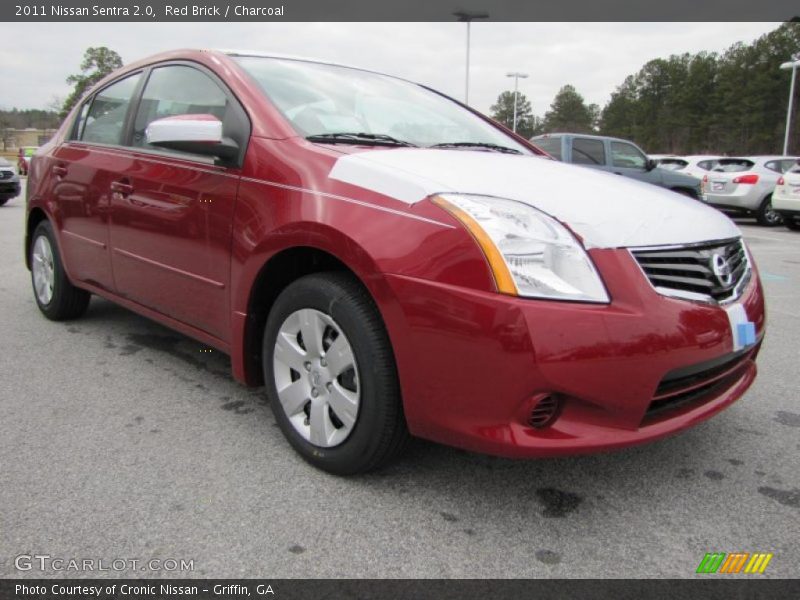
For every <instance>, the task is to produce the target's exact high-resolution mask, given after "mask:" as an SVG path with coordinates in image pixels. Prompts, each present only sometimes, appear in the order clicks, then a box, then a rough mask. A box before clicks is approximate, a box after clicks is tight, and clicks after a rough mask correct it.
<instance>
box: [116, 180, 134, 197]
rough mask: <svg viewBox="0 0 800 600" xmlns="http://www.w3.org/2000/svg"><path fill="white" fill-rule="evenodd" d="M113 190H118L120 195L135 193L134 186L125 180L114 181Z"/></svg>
mask: <svg viewBox="0 0 800 600" xmlns="http://www.w3.org/2000/svg"><path fill="white" fill-rule="evenodd" d="M111 191H112V192H116V193H117V194H119V195H120V196H130V195H131V194H132V193H133V186H132V185H131V184H130V183H128V182H127V181H125V180H122V181H112V182H111Z"/></svg>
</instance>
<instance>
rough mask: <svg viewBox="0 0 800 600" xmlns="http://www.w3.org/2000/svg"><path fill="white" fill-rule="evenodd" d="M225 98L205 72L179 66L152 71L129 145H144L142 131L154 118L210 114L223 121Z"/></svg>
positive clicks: (148, 146)
mask: <svg viewBox="0 0 800 600" xmlns="http://www.w3.org/2000/svg"><path fill="white" fill-rule="evenodd" d="M227 109H228V98H227V96H226V94H225V92H224V91H223V90H222V89H221V88H220V87H219V85H217V84H216V82H214V80H213V79H211V78H210V77H209V76H208V75H206V74H205V73H203V72H201V71H199V70H197V69H194V68H192V67H187V66H183V65H171V66H168V67H160V68H158V69H153V71H152V73H151V75H150V78H149V79H148V80H147V85H145V88H144V93H143V94H142V99H141V101H140V103H139V110H138V111H137V113H136V120H135V122H134V128H133V145H134V146H139V147H145V148H155V147H154V146H150V145H148V144H147V140H146V139H145V130H146V129H147V126H148V125H149V124H150V123H151V122H152V121H155V120H156V119H163V118H164V117H172V116H176V115H201V114H204V115H214V116H215V117H217V118H218V119H219V120H220V121H224V120H225V113H226V111H227Z"/></svg>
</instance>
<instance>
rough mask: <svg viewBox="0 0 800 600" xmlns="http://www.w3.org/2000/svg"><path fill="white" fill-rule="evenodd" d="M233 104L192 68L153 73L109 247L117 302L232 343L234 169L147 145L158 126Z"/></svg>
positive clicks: (223, 116) (223, 112)
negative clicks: (170, 119) (123, 301)
mask: <svg viewBox="0 0 800 600" xmlns="http://www.w3.org/2000/svg"><path fill="white" fill-rule="evenodd" d="M231 102H232V99H231V98H230V96H228V95H227V94H226V93H225V91H223V89H222V88H221V87H220V85H219V84H218V83H217V82H216V81H215V80H214V79H212V78H211V77H210V76H209V75H208V74H207V73H205V72H203V71H201V70H199V69H197V68H195V67H192V66H187V65H182V64H181V65H177V64H176V65H168V66H163V67H158V68H154V69H153V70H152V71H151V72H150V75H149V78H148V80H147V83H146V84H145V87H144V91H143V93H142V98H141V100H140V102H139V106H138V110H137V113H136V117H135V120H134V124H133V133H132V142H131V145H132V149H131V156H132V164H131V168H130V169H129V170H128V171H127V172H126V173H124V174H120V176H119V178H118V179H117V181H116V182H114V183H113V184H112V188H113V193H112V200H111V203H112V219H111V245H112V249H113V251H112V262H113V266H114V275H115V279H116V282H117V288H118V290H119V293H120V294H121V295H123V296H125V297H127V298H130V299H131V300H134V301H136V302H138V303H140V304H143V305H145V306H147V307H150V308H153V309H155V310H157V311H158V312H161V313H162V314H165V315H167V316H169V317H172V318H174V319H177V320H179V321H182V322H184V323H186V324H189V325H192V326H194V327H197V328H198V329H201V330H203V331H205V332H207V333H210V334H211V335H213V336H215V337H218V338H219V339H221V340H223V341H226V340H227V338H228V336H229V334H228V332H229V331H230V323H229V318H230V310H229V308H230V307H229V295H230V293H229V285H230V247H231V227H232V221H233V210H234V203H235V200H236V192H237V188H238V185H239V176H238V169H232V168H226V167H222V166H217V165H215V164H214V160H213V159H211V158H208V157H202V156H197V155H191V154H187V153H179V152H176V151H166V150H161V149H159V148H156V147H153V146H150V145H148V144H147V141H146V133H145V131H146V128H147V125H148V124H149V123H150V122H151V121H153V120H155V119H159V118H163V117H167V116H174V115H185V114H213V115H215V116H217V117H218V118H220V120H222V121H223V124H225V123H226V121H227V120H228V116H227V113H228V112H229V111H230V110H233V109H232V108H231V106H230V104H231Z"/></svg>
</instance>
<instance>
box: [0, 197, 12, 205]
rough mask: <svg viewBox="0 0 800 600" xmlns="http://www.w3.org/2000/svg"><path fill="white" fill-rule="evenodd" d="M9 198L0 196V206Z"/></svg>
mask: <svg viewBox="0 0 800 600" xmlns="http://www.w3.org/2000/svg"><path fill="white" fill-rule="evenodd" d="M9 200H11V198H0V206H3V205H4V204H5V203H6V202H8V201H9Z"/></svg>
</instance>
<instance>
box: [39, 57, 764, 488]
mask: <svg viewBox="0 0 800 600" xmlns="http://www.w3.org/2000/svg"><path fill="white" fill-rule="evenodd" d="M27 194H28V197H27V221H26V225H27V237H26V260H27V263H28V266H29V268H30V270H31V278H32V283H33V291H34V296H35V299H36V302H37V304H38V306H39V309H40V310H41V311H42V313H44V315H45V316H46V317H48V318H50V319H53V320H61V319H70V318H76V317H79V316H80V315H81V314H83V313H84V312H85V311H86V309H87V306H88V305H89V300H90V296H91V295H92V294H96V295H98V296H103V297H105V298H108V299H111V300H113V301H115V302H118V303H119V304H121V305H123V306H125V307H127V308H129V309H131V310H133V311H136V312H138V313H140V314H142V315H145V316H147V317H149V318H152V319H154V320H156V321H158V322H160V323H163V324H165V325H167V326H169V327H172V328H174V329H176V330H178V331H180V332H183V333H184V334H186V335H189V336H192V337H193V338H196V339H197V340H200V341H201V342H203V343H205V344H209V345H210V346H212V347H214V348H217V349H219V350H221V351H223V352H225V353H228V354H229V355H230V357H231V364H232V369H233V374H234V376H235V378H236V379H237V380H239V381H241V382H243V383H245V384H247V385H252V386H259V385H264V386H265V388H266V394H267V396H268V397H269V399H270V401H271V405H272V408H273V410H274V412H275V415H276V419H277V421H278V424H279V426H280V428H281V430H282V431H283V433H284V435H285V436H286V438H287V439H288V441H289V442H290V443H291V445H292V446H293V447H294V448H295V450H297V452H299V453H300V454H301V455H302V456H303V457H304V458H305V459H306V460H308V461H309V462H311V463H312V464H314V465H316V466H318V467H320V468H322V469H325V470H328V471H330V472H334V473H339V474H351V473H357V472H362V471H366V470H369V469H373V468H376V467H378V466H380V465H382V464H385V463H386V462H387V461H389V460H390V459H391V458H392V457H394V456H396V455H397V454H398V452H399V451H400V450H401V449H402V448H403V445H404V442H405V441H406V440H407V439H408V437H409V435H415V436H420V437H423V438H428V439H431V440H436V441H438V442H442V443H445V444H451V445H454V446H458V447H461V448H466V449H469V450H474V451H479V452H486V453H492V454H497V455H503V456H509V457H539V456H553V455H563V454H570V453H580V452H595V451H599V450H605V449H612V448H619V447H623V446H628V445H632V444H637V443H641V442H646V441H649V440H654V439H657V438H660V437H663V436H666V435H669V434H672V433H675V432H677V431H680V430H682V429H684V428H687V427H690V426H692V425H695V424H697V423H699V422H701V421H703V420H705V419H707V418H708V417H710V416H712V415H714V414H716V413H718V412H719V411H720V410H722V409H724V408H725V407H727V406H729V405H730V404H731V403H733V402H734V401H735V400H737V399H738V398H740V397H741V396H742V395H743V394H744V392H745V391H746V390H747V388H748V387H749V386H750V385H751V383H752V382H753V380H754V378H755V376H756V364H755V359H756V355H757V354H758V350H759V347H760V345H761V342H762V339H763V335H764V329H765V313H764V300H763V294H762V289H761V284H760V282H759V278H758V274H757V270H756V266H755V264H754V262H753V258H752V256H751V254H750V252H749V251H748V249H747V246H746V245H745V243H744V241H743V240H742V236H741V233H740V232H739V230H738V229H737V227H736V226H735V225H734V224H733V223H732V222H731V221H730V220H729V219H728V218H727V217H726V216H724V215H723V214H720V213H719V212H717V211H715V210H714V209H712V208H710V207H707V206H705V205H704V204H703V203H701V202H698V201H697V200H694V199H691V198H687V197H685V196H681V195H679V194H676V193H674V192H671V191H667V190H664V189H660V188H657V187H655V186H651V185H648V184H645V183H640V182H637V181H633V180H628V179H623V178H621V177H617V176H615V175H613V174H606V173H603V172H597V171H592V170H589V169H582V168H580V167H575V166H571V165H567V164H562V163H560V162H557V161H554V160H552V159H551V158H550V157H549V156H547V155H546V154H545V153H543V152H542V151H540V150H538V149H537V148H536V147H535V146H534V145H532V144H531V143H530V142H528V141H526V140H524V139H522V138H520V137H518V136H516V135H515V134H513V133H511V132H510V131H508V130H506V129H505V128H503V127H502V126H500V125H498V124H497V123H495V122H494V121H492V120H491V119H489V118H487V117H484V116H483V115H481V114H479V113H477V112H476V111H474V110H472V109H470V108H468V107H466V106H464V105H462V104H460V103H459V102H457V101H455V100H452V99H450V98H448V97H446V96H444V95H442V94H440V93H438V92H436V91H433V90H431V89H428V88H426V87H424V86H420V85H417V84H414V83H411V82H408V81H405V80H402V79H397V78H394V77H390V76H387V75H382V74H378V73H373V72H369V71H365V70H361V69H356V68H350V67H344V66H338V65H332V64H327V63H323V62H314V61H309V60H301V59H291V58H282V57H276V56H265V55H260V54H257V53H248V52H221V51H195V50H187V51H175V52H169V53H165V54H161V55H158V56H155V57H152V58H149V59H146V60H142V61H139V62H136V63H134V64H130V65H127V66H126V67H124V68H123V69H121V70H119V71H117V72H115V73H113V74H111V75H110V76H108V77H106V78H105V79H104V80H103V81H101V82H100V83H98V84H97V85H96V86H95V87H94V88H93V90H92V91H91V92H90V93H89V94H87V96H86V97H85V98H84V99H83V100H82V102H81V103H80V104H79V105H78V106H76V108H75V109H74V110H73V111H72V114H71V115H70V116H69V117H68V118H67V119H66V120H65V121H64V124H63V125H62V127H61V129H60V130H59V132H58V133H57V135H55V136H54V137H53V139H52V140H51V141H50V142H49V143H48V144H47V145H45V146H43V147H42V148H40V149H39V151H38V152H37V154H36V156H35V157H34V158H33V160H32V164H31V166H30V178H29V184H28V188H27Z"/></svg>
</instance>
